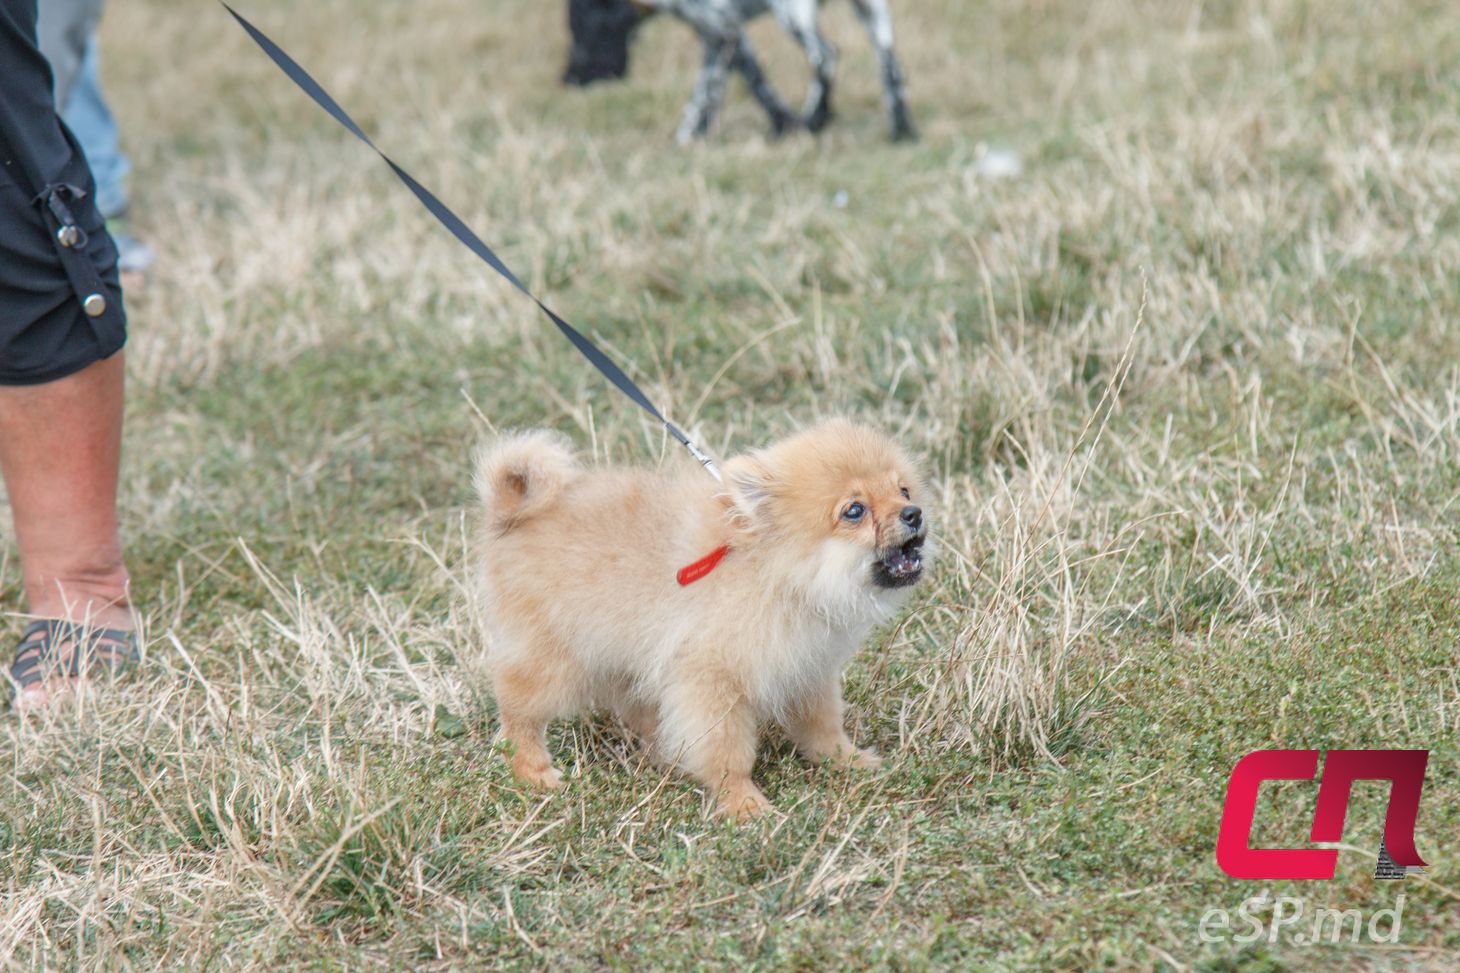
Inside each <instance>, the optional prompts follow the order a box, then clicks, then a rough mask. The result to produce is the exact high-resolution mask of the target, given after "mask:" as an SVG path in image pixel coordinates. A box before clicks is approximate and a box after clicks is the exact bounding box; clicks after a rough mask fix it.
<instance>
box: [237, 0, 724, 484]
mask: <svg viewBox="0 0 1460 973" xmlns="http://www.w3.org/2000/svg"><path fill="white" fill-rule="evenodd" d="M219 2H220V3H222V4H223V7H224V9H225V10H227V11H228V12H229V13H230V14H232V15H233V19H234V20H236V21H238V24H239V26H240V27H242V28H243V29H244V30H245V31H247V32H248V36H249V37H252V38H253V40H254V43H255V44H257V45H258V46H259V47H261V48H263V51H264V53H265V54H267V55H268V56H269V58H270V59H271V60H273V62H274V63H275V64H277V65H278V66H279V70H281V71H283V72H284V73H285V74H287V75H288V76H289V80H291V81H293V82H294V83H295V84H297V85H298V86H299V87H300V88H301V89H303V91H304V93H305V94H307V95H308V96H309V97H311V98H313V99H314V101H315V104H317V105H319V107H321V108H323V109H324V110H325V111H327V112H329V113H330V115H332V116H333V117H334V120H335V121H337V122H339V123H340V124H341V125H343V126H345V128H347V129H349V130H350V132H351V133H352V134H353V135H354V136H355V137H356V138H358V139H359V140H360V141H362V142H364V143H365V144H366V145H368V146H370V147H371V148H372V149H374V150H375V153H376V154H377V155H379V156H380V157H381V158H382V159H384V160H385V164H386V165H388V166H390V168H391V171H392V172H394V173H395V174H396V175H397V176H399V177H400V181H401V182H403V183H405V184H406V188H407V189H409V190H410V191H411V192H413V193H415V195H416V198H417V199H419V200H420V201H421V205H422V206H424V207H426V209H428V210H430V212H431V215H432V216H434V217H436V219H438V220H440V221H441V225H442V226H444V227H446V229H448V230H450V231H451V235H452V236H454V237H456V238H457V239H458V240H460V241H461V242H462V243H463V244H464V245H465V246H466V248H467V249H468V250H470V251H471V252H472V253H474V254H476V255H477V256H478V257H480V258H481V259H482V260H483V261H484V262H485V263H486V264H487V266H489V267H491V268H492V269H493V270H495V271H496V272H497V273H499V274H501V275H502V276H503V277H505V278H506V279H507V280H508V281H509V282H510V283H511V284H512V286H513V287H515V288H517V289H518V290H519V291H521V292H522V293H524V294H526V295H527V296H528V297H529V298H531V299H532V302H533V303H534V304H536V305H537V306H538V307H539V308H541V309H542V313H543V314H546V315H547V316H548V317H549V318H550V319H551V320H552V322H553V324H556V325H557V326H558V330H559V331H561V332H562V333H563V336H564V337H566V338H567V339H568V340H569V341H571V342H572V343H573V347H575V348H577V349H578V350H579V351H580V352H582V353H583V357H584V358H587V359H588V361H589V362H591V363H592V365H593V367H594V368H596V369H598V370H599V371H600V372H602V373H603V375H604V377H605V378H607V379H608V380H609V381H610V382H612V383H613V384H614V385H615V386H616V387H617V388H618V390H619V391H620V392H622V393H623V394H624V395H627V396H628V397H629V398H631V399H633V400H634V403H635V404H636V405H638V406H639V408H641V409H643V410H644V411H645V412H647V413H649V415H651V416H653V417H654V418H655V419H658V420H659V421H660V422H661V423H662V424H663V425H664V429H665V431H666V432H668V433H669V435H671V436H673V437H674V438H675V439H676V440H678V441H679V444H680V445H682V446H683V447H684V448H685V449H687V450H689V452H690V455H691V456H693V457H694V458H695V459H696V460H698V461H699V463H700V465H701V466H703V467H704V468H705V469H706V470H708V471H709V473H710V475H711V476H713V477H714V478H715V479H717V480H718V479H720V470H719V468H717V467H716V466H715V463H714V461H713V460H711V459H710V457H708V456H706V455H705V454H704V452H702V451H701V450H700V448H699V447H698V446H696V445H695V444H694V443H692V442H690V439H689V437H688V436H686V435H685V434H684V433H683V432H681V431H680V429H679V427H678V426H676V425H675V424H674V423H672V422H670V421H669V420H668V419H666V418H664V416H663V415H662V414H661V413H660V412H659V410H658V409H656V408H654V404H653V403H652V402H650V401H649V397H648V396H646V395H645V394H644V393H643V391H642V390H641V389H640V388H639V387H638V386H637V385H635V384H634V382H633V380H632V379H630V378H629V377H628V376H627V375H625V374H624V372H623V369H621V368H619V367H618V366H617V365H615V364H614V363H613V361H612V359H610V358H609V357H608V356H607V355H605V354H604V353H603V352H602V351H601V350H600V349H599V348H598V346H597V345H595V344H594V343H593V342H591V341H589V340H588V339H587V338H585V337H584V336H583V335H582V334H580V333H579V331H578V329H577V328H574V327H573V326H572V325H571V324H569V323H568V322H566V321H564V320H563V319H562V318H560V317H559V316H558V315H557V313H556V312H554V311H553V309H552V308H550V307H548V306H547V305H546V304H544V303H543V302H542V301H540V300H538V299H537V296H536V295H534V294H533V293H532V291H530V290H528V289H527V286H526V285H525V284H523V283H522V281H520V280H518V279H517V275H516V274H514V273H512V271H511V270H508V269H507V265H506V264H504V263H502V261H501V260H500V259H499V258H498V257H497V255H496V254H495V253H493V252H492V248H491V247H489V246H487V245H486V244H485V243H483V242H482V240H481V238H480V237H478V236H477V235H476V234H475V233H473V232H472V231H471V228H470V227H468V226H467V225H466V224H465V223H463V222H462V221H461V218H460V217H458V216H457V215H456V214H455V213H453V212H452V211H451V210H450V209H449V208H448V207H447V206H446V204H445V203H443V202H441V200H439V199H437V198H436V197H435V196H434V195H432V193H431V191H430V190H428V189H427V188H426V187H425V186H422V185H421V184H420V183H418V182H416V180H415V178H414V177H413V176H412V175H411V174H410V173H409V172H406V171H405V170H404V169H402V168H401V167H400V166H398V165H396V164H395V162H394V161H393V160H392V159H391V158H390V156H388V155H386V154H385V153H384V152H382V151H380V148H379V147H378V146H377V145H376V144H375V143H374V142H372V141H370V137H369V136H368V135H366V134H365V133H364V132H363V131H362V130H361V129H360V126H359V125H356V124H355V120H354V119H353V118H351V117H350V116H349V115H347V114H346V113H345V110H344V109H343V108H341V107H340V106H339V104H338V103H337V102H336V101H335V100H334V99H333V98H331V97H330V94H329V92H327V91H325V90H324V88H322V87H320V85H319V82H317V81H315V80H314V79H313V78H312V77H310V76H309V72H307V71H305V70H304V69H303V68H301V67H300V66H299V65H298V63H296V62H295V60H294V59H293V58H291V57H290V56H289V55H288V54H285V53H284V50H283V48H281V47H279V45H278V44H275V43H274V42H273V41H271V40H269V38H268V37H266V36H265V35H264V34H263V32H262V31H260V30H259V29H258V28H257V27H255V26H254V25H253V24H251V23H249V22H248V21H247V20H245V19H243V17H242V16H241V15H240V14H239V12H238V11H237V10H234V9H233V8H232V7H230V6H229V5H228V4H227V3H225V2H224V0H219Z"/></svg>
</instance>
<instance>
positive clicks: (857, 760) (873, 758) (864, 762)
mask: <svg viewBox="0 0 1460 973" xmlns="http://www.w3.org/2000/svg"><path fill="white" fill-rule="evenodd" d="M847 766H848V767H850V768H852V769H853V770H876V769H877V768H879V767H881V766H882V756H881V755H880V754H879V753H878V752H877V751H876V750H873V749H872V748H871V747H868V748H866V749H865V750H858V751H857V752H856V753H854V754H852V755H851V757H850V758H849V759H848V760H847Z"/></svg>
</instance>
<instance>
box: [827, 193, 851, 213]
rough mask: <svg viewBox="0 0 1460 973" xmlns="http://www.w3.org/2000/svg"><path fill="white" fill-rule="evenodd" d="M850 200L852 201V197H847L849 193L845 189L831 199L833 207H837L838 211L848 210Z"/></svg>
mask: <svg viewBox="0 0 1460 973" xmlns="http://www.w3.org/2000/svg"><path fill="white" fill-rule="evenodd" d="M849 199H851V197H850V196H848V195H847V191H846V190H845V189H838V190H837V191H836V193H835V194H833V196H832V197H831V205H833V206H835V207H836V208H837V209H846V208H847V200H849Z"/></svg>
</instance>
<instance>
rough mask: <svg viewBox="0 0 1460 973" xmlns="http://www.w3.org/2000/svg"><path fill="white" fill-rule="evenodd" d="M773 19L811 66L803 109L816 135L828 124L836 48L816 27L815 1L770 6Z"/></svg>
mask: <svg viewBox="0 0 1460 973" xmlns="http://www.w3.org/2000/svg"><path fill="white" fill-rule="evenodd" d="M772 9H773V10H774V11H775V15H776V19H777V20H779V21H780V22H781V26H782V27H784V28H785V29H786V32H787V33H788V34H790V35H791V36H792V37H793V38H794V39H795V41H796V43H797V44H800V45H801V50H803V51H805V52H806V60H807V61H808V62H809V63H810V65H811V84H810V86H809V87H808V88H807V89H806V106H805V108H804V109H802V115H803V116H804V118H805V122H806V127H807V128H808V129H810V130H811V131H813V132H819V131H821V130H822V129H823V128H825V127H826V123H827V122H829V121H831V80H832V77H833V76H834V75H835V74H836V48H835V47H832V46H831V43H830V42H829V41H827V39H826V38H825V37H823V36H821V31H820V30H819V29H817V26H816V0H784V2H782V3H776V4H774V5H773V6H772Z"/></svg>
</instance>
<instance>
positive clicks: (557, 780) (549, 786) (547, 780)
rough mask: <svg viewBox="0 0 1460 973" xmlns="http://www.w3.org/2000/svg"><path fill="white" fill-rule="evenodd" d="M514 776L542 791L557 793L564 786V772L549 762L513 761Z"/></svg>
mask: <svg viewBox="0 0 1460 973" xmlns="http://www.w3.org/2000/svg"><path fill="white" fill-rule="evenodd" d="M512 776H514V777H516V778H517V779H518V780H519V781H521V782H522V783H524V784H526V785H527V786H528V787H535V788H537V789H538V790H541V791H556V790H560V789H561V788H562V786H563V772H562V771H561V770H559V769H558V768H556V767H554V766H553V765H552V764H550V763H547V762H542V763H536V762H528V761H515V760H514V761H513V762H512Z"/></svg>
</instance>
